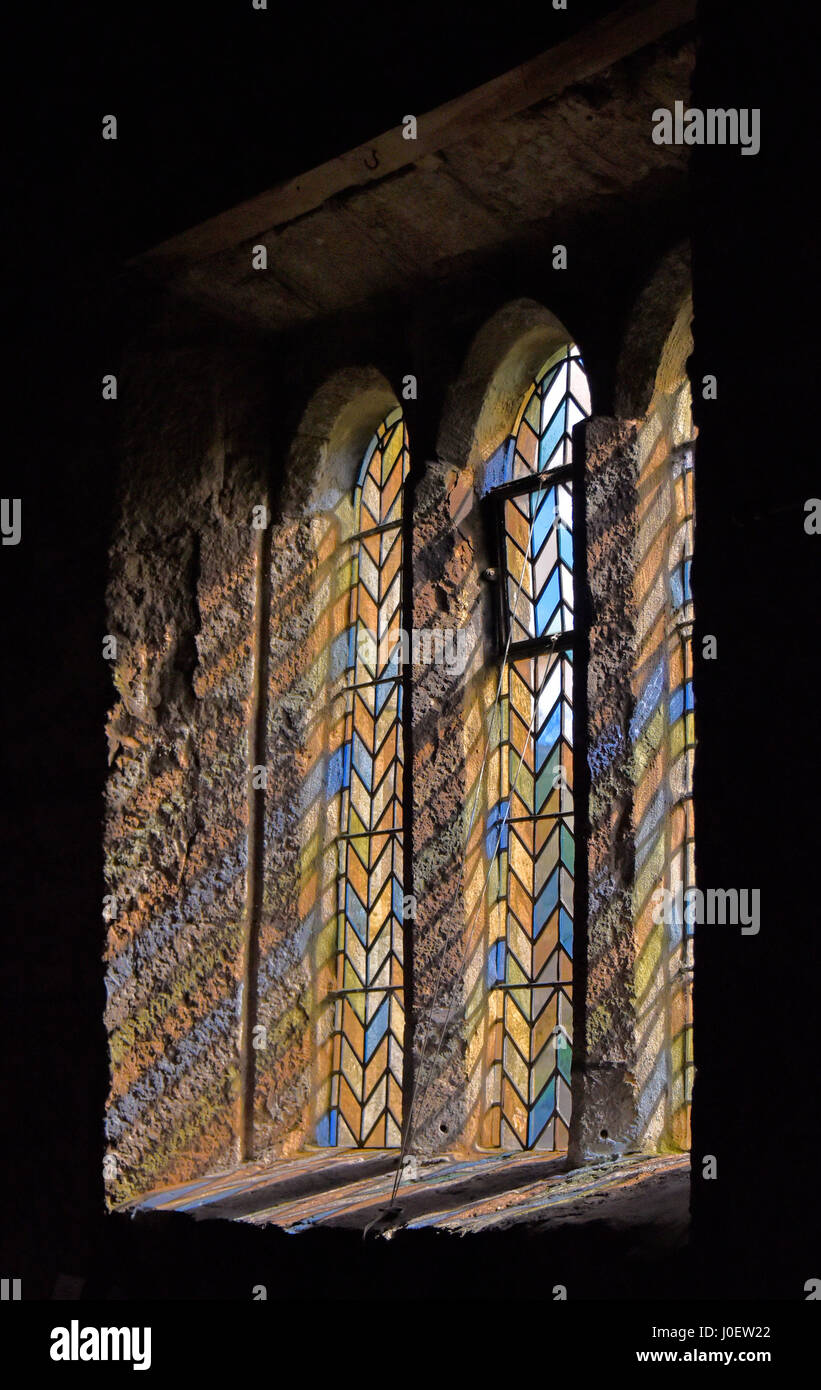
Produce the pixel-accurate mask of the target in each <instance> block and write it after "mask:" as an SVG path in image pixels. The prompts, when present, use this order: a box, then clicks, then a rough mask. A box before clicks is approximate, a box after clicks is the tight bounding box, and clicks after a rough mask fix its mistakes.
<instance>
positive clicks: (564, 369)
mask: <svg viewBox="0 0 821 1390" xmlns="http://www.w3.org/2000/svg"><path fill="white" fill-rule="evenodd" d="M589 414H590V388H589V386H588V384H587V377H586V375H585V371H584V364H583V363H582V359H581V357H580V355H579V349H578V348H577V347H575V346H574V345H573V344H572V343H571V344H570V345H569V346H568V347H565V348H562V350H561V352H560V353H558V354H557V355H556V356H555V357H553V358H551V360H550V361H549V362H548V363H547V365H546V366H545V367H543V368H542V370H541V372H540V373H539V375H538V376H537V378H536V380H535V382H534V384H533V387H532V389H531V391H530V393H529V394H528V396H527V397H526V399H525V402H524V405H523V407H522V409H521V411H520V413H519V418H518V420H517V422H516V426H515V428H514V430H513V434H512V435H511V439H510V453H509V455H508V458H509V464H508V469H507V480H508V481H516V480H518V479H520V478H529V477H530V476H531V475H532V474H533V473H546V472H548V471H549V470H550V469H553V468H564V467H568V466H569V464H570V459H571V435H572V432H573V427H574V425H577V424H578V423H579V421H580V420H584V419H585V418H586V417H587V416H588V415H589Z"/></svg>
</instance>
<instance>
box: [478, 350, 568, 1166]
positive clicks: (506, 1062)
mask: <svg viewBox="0 0 821 1390" xmlns="http://www.w3.org/2000/svg"><path fill="white" fill-rule="evenodd" d="M589 413H590V392H589V388H588V384H587V378H586V376H585V372H584V367H583V364H582V360H581V357H580V356H579V352H578V349H577V348H576V347H574V346H572V345H568V346H565V347H563V348H562V349H561V350H560V351H559V352H558V353H556V354H554V355H553V357H551V358H550V359H549V361H548V362H547V363H546V364H545V365H544V367H543V368H542V370H541V371H540V372H539V373H538V375H537V377H536V379H535V381H534V383H533V386H532V387H531V389H530V391H529V393H528V395H527V396H526V398H525V400H524V402H523V404H522V408H521V410H520V413H519V417H518V419H517V421H516V424H515V427H514V429H513V432H512V434H511V436H510V439H509V441H508V446H507V450H506V452H505V454H504V456H503V462H502V470H501V471H502V473H503V476H502V478H501V479H499V480H498V481H496V485H495V486H494V487H493V490H492V502H493V504H494V508H495V518H496V525H497V527H498V541H499V554H500V557H501V574H500V577H499V578H500V583H499V595H500V610H501V611H500V618H501V636H502V643H503V656H502V661H503V670H502V672H501V683H500V698H501V734H500V743H499V756H498V758H497V759H495V760H494V761H495V767H494V768H493V769H492V775H494V774H495V777H496V789H497V791H498V799H497V800H496V802H495V804H494V805H492V806H491V809H490V815H489V821H488V826H487V844H488V852H489V854H491V855H495V856H496V861H497V864H496V868H495V872H494V874H493V879H492V882H493V885H494V890H495V891H494V898H495V902H494V903H493V906H492V908H491V924H490V941H489V959H488V975H487V981H488V986H489V990H490V998H491V1005H490V1008H491V1049H492V1052H491V1055H492V1056H493V1057H494V1061H493V1062H492V1065H491V1072H492V1076H491V1095H492V1096H493V1097H494V1102H493V1106H492V1110H491V1117H490V1118H491V1124H490V1131H489V1135H490V1143H491V1145H492V1146H493V1147H500V1148H502V1149H519V1148H521V1149H533V1148H539V1149H547V1150H558V1149H565V1148H566V1147H567V1139H568V1127H569V1123H570V1058H571V1044H572V984H573V977H572V958H573V882H574V817H573V757H572V748H573V493H572V480H571V473H572V468H571V435H572V431H573V427H574V426H575V425H576V424H577V423H578V422H579V421H580V420H582V419H584V418H585V417H586V416H587V415H588V414H589Z"/></svg>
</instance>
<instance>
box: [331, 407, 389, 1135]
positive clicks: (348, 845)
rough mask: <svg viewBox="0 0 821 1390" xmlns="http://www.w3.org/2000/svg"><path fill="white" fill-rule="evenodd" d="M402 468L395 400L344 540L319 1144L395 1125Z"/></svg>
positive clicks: (371, 448)
mask: <svg viewBox="0 0 821 1390" xmlns="http://www.w3.org/2000/svg"><path fill="white" fill-rule="evenodd" d="M407 471H408V442H407V432H406V428H405V423H404V419H403V416H402V411H401V408H400V407H398V406H397V407H395V408H394V409H392V410H391V411H389V412H388V414H387V415H386V416H385V417H384V419H383V420H382V421H381V423H380V424H379V426H378V427H377V429H376V431H375V433H374V434H373V436H372V438H371V440H370V442H369V444H368V447H367V449H366V450H365V454H364V457H363V459H362V462H361V465H360V468H359V472H358V476H357V479H356V485H355V488H354V533H353V535H352V536H351V537H350V542H349V543H350V547H351V573H350V610H349V611H350V622H349V626H348V632H347V637H348V647H347V663H346V682H345V686H344V698H345V733H344V741H343V747H342V771H341V789H340V816H339V828H340V833H339V836H338V858H337V958H336V988H335V990H334V991H333V992H332V1004H333V1009H334V1021H333V1029H332V1068H331V1091H330V1105H329V1109H328V1112H327V1115H326V1117H325V1118H324V1120H323V1121H322V1123H321V1124H320V1131H319V1140H320V1143H325V1144H328V1145H331V1146H340V1147H351V1146H353V1147H368V1148H391V1147H394V1146H396V1145H398V1144H399V1141H400V1131H401V1124H402V1070H403V1054H404V1029H405V1007H404V979H403V941H402V917H403V912H402V909H403V836H402V830H403V826H402V794H403V788H402V776H403V758H404V749H403V738H402V685H401V666H400V649H399V648H398V646H397V640H396V639H397V634H398V629H400V628H401V624H402V586H403V567H402V503H403V488H404V481H405V478H406V476H407Z"/></svg>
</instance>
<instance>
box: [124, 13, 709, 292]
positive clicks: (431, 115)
mask: <svg viewBox="0 0 821 1390" xmlns="http://www.w3.org/2000/svg"><path fill="white" fill-rule="evenodd" d="M695 12H696V0H630V3H628V4H625V5H622V6H621V7H620V8H619V9H618V10H616V11H615V12H614V13H613V14H610V15H607V16H605V18H603V19H600V20H598V21H597V22H596V23H595V24H591V25H589V26H588V27H587V28H585V29H582V30H581V31H580V32H579V33H578V34H574V35H573V37H572V38H569V39H566V40H565V41H564V43H560V44H557V45H556V46H555V48H550V49H548V51H547V52H546V53H542V54H540V55H539V57H538V58H532V59H531V60H530V61H529V62H527V63H523V64H522V66H521V67H518V68H514V69H513V70H512V71H511V72H506V73H503V74H502V76H501V77H495V78H493V80H492V81H490V82H486V83H484V85H483V86H481V87H476V88H475V89H474V90H473V91H471V92H467V93H465V95H464V96H460V97H456V98H454V100H453V101H448V102H446V103H445V104H444V106H439V107H437V108H436V110H434V111H430V112H428V113H427V115H424V116H420V117H419V118H418V120H417V139H416V140H405V139H404V137H403V135H402V128H401V126H395V127H394V128H393V129H392V130H387V131H385V132H384V134H382V135H378V136H376V137H375V138H374V139H373V140H369V141H368V142H367V143H366V144H364V145H360V146H358V148H357V149H355V150H350V151H348V153H347V154H342V155H338V156H337V157H336V158H335V159H331V160H328V162H327V163H325V164H320V165H319V166H318V167H317V168H315V169H310V170H308V172H307V173H304V174H300V175H298V177H297V178H294V179H289V180H288V181H287V182H285V183H281V184H278V185H277V186H276V187H275V188H272V189H270V190H269V191H268V192H266V193H260V194H259V195H258V196H257V197H255V198H250V199H248V201H247V202H244V203H238V204H237V206H236V207H233V208H230V209H229V210H228V211H227V212H222V213H219V214H218V215H217V216H216V217H211V218H209V219H208V220H207V221H206V222H201V223H200V224H199V225H198V226H196V227H192V228H191V229H190V230H188V231H186V232H182V233H180V235H179V236H175V237H171V238H170V239H169V240H168V241H164V242H161V243H160V245H159V246H155V247H154V248H153V250H151V251H146V252H143V253H142V254H141V255H139V256H137V257H135V258H134V260H133V261H132V262H131V264H133V265H141V266H143V267H145V269H147V270H150V271H151V272H152V274H155V275H157V276H158V277H160V278H162V279H166V278H169V277H171V276H173V275H174V274H176V273H177V272H179V271H182V270H185V269H187V268H188V267H189V266H192V265H196V264H197V263H198V262H199V261H202V260H205V259H207V258H208V257H209V256H213V255H215V254H216V253H217V252H219V251H226V250H229V249H230V248H231V247H232V246H237V245H239V244H241V243H242V242H244V241H248V240H250V239H251V238H252V237H255V236H262V235H263V234H264V233H265V232H267V231H271V230H272V229H273V228H274V227H282V226H285V225H286V224H287V223H289V222H293V221H294V220H295V219H296V218H298V217H304V216H305V214H306V213H309V212H313V211H314V209H315V208H318V207H320V206H321V205H322V203H324V202H326V201H327V199H328V198H332V197H334V195H336V194H339V193H343V192H345V191H346V190H347V189H351V188H357V187H363V186H365V185H366V184H369V183H375V182H378V181H379V180H380V179H383V178H385V177H386V175H388V174H394V173H396V172H397V170H399V169H402V168H404V167H405V166H407V165H411V164H416V163H418V161H419V160H420V159H421V158H422V157H423V156H424V155H426V154H433V153H435V152H436V151H437V150H441V149H442V148H444V147H446V146H452V145H456V144H458V143H459V142H460V141H461V140H464V139H466V138H467V137H468V136H469V135H470V134H471V132H472V131H473V130H474V129H475V128H476V127H477V126H480V125H483V124H485V123H486V122H488V121H492V120H498V119H500V118H502V117H505V116H511V115H515V114H516V113H517V112H518V111H524V110H526V109H527V108H528V107H530V106H533V105H535V104H536V103H537V102H540V101H544V100H546V99H547V98H548V97H551V96H556V95H557V94H558V93H559V92H562V91H564V90H565V88H567V87H570V86H572V84H573V83H575V82H581V81H583V80H584V79H585V78H587V77H591V76H593V74H594V73H597V72H601V71H602V69H603V68H607V67H610V65H611V64H612V63H616V62H618V61H619V60H620V59H621V58H626V57H627V56H628V55H629V54H630V53H635V52H637V51H638V50H639V49H640V48H643V47H644V46H645V45H646V44H649V43H652V42H653V41H654V40H656V39H658V38H661V37H662V35H664V34H666V33H669V32H671V31H672V30H674V29H678V28H680V27H681V26H682V25H684V24H687V23H689V22H690V21H691V20H692V19H694V18H695Z"/></svg>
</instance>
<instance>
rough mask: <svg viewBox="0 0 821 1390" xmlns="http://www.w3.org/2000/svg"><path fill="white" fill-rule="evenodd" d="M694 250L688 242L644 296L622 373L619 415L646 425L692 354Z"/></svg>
mask: <svg viewBox="0 0 821 1390" xmlns="http://www.w3.org/2000/svg"><path fill="white" fill-rule="evenodd" d="M692 317H693V304H692V287H691V271H690V248H689V245H688V243H686V242H682V243H680V244H679V245H677V246H674V247H672V248H671V250H670V251H668V252H667V254H666V255H665V256H663V257H662V259H661V261H659V263H658V265H657V266H656V268H655V270H654V271H653V273H652V275H651V276H650V277H649V279H648V280H647V282H646V283H645V285H644V287H643V289H642V290H641V291H640V293H639V295H638V297H637V298H636V301H635V304H634V306H633V309H632V312H631V314H630V318H629V320H628V324H627V328H626V330H625V333H624V337H623V340H622V346H621V351H620V353H619V360H618V364H617V367H616V390H615V405H616V415H617V416H618V417H619V418H621V419H624V420H635V419H642V418H643V417H644V416H646V415H648V414H649V413H650V410H651V407H652V402H653V397H654V395H655V394H656V392H658V391H662V392H664V393H665V394H668V393H670V392H671V391H673V390H674V389H675V388H676V387H677V386H678V385H680V383H681V381H682V379H683V376H684V375H685V374H686V364H687V358H688V356H689V354H690V352H691V351H692V338H691V336H690V323H691V321H692Z"/></svg>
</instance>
